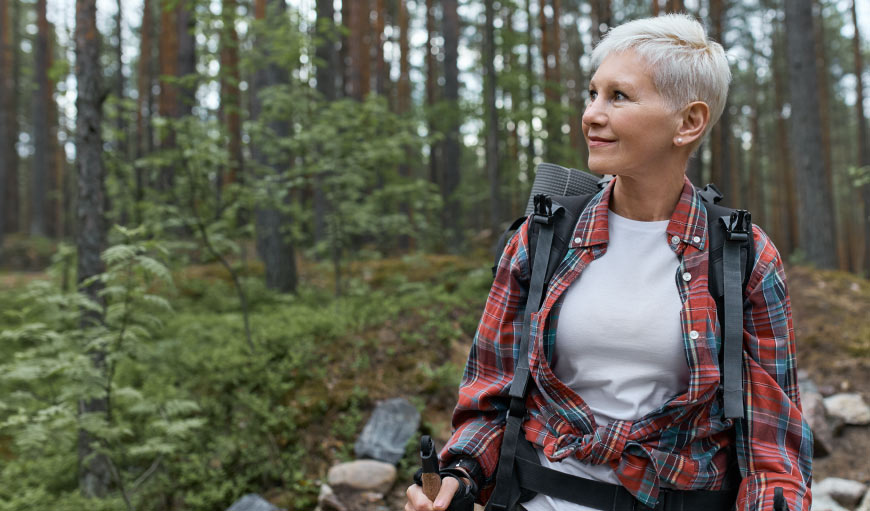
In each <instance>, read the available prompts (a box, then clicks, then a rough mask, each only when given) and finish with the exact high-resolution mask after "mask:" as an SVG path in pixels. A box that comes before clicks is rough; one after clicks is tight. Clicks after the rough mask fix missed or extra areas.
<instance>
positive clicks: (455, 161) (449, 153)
mask: <svg viewBox="0 0 870 511" xmlns="http://www.w3.org/2000/svg"><path fill="white" fill-rule="evenodd" d="M457 4H458V1H457V0H443V2H442V6H443V9H444V13H443V20H442V22H443V24H442V26H443V29H442V30H443V36H444V100H445V101H447V102H448V103H449V104H450V110H449V111H450V112H452V113H454V115H455V116H454V117H451V118H450V119H449V120H448V126H447V129H446V130H445V134H444V135H445V136H444V167H443V171H442V175H443V176H444V186H443V188H442V198H443V200H444V226H445V228H446V232H447V233H448V238H447V239H448V243H449V244H448V247H449V249H450V250H451V251H453V252H456V251H459V250H460V249H461V246H462V244H463V239H462V229H463V223H462V201H461V200H460V197H459V196H458V195H457V193H456V192H457V189H458V188H459V156H460V154H459V151H460V148H461V145H460V141H459V126H460V125H461V124H462V120H461V119H460V117H459V115H458V113H459V64H458V62H459V12H458V5H457Z"/></svg>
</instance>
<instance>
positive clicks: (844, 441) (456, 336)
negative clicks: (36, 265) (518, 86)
mask: <svg viewBox="0 0 870 511" xmlns="http://www.w3.org/2000/svg"><path fill="white" fill-rule="evenodd" d="M488 263H489V261H488V260H487V258H486V256H485V255H480V256H478V257H458V256H444V255H414V256H406V257H402V258H391V259H380V260H373V261H365V262H356V263H354V264H352V265H351V266H350V267H349V268H347V269H346V272H345V274H344V277H345V279H346V292H345V297H344V298H343V299H342V300H341V301H340V300H335V302H334V303H323V301H322V300H323V299H324V298H327V297H328V294H329V292H330V291H329V290H331V289H333V282H332V278H331V273H330V269H329V267H328V265H315V264H312V263H310V262H305V261H303V263H302V264H301V267H300V279H301V281H302V282H304V283H305V286H307V288H308V289H307V290H306V291H304V292H303V293H302V294H301V295H300V297H299V298H298V300H299V301H300V302H307V301H311V300H313V301H314V303H315V305H317V308H316V309H311V311H309V312H305V313H304V314H301V315H300V313H299V312H291V311H292V310H294V309H290V308H289V307H290V306H292V304H293V301H292V300H291V301H288V302H286V303H285V302H283V301H280V300H279V301H267V302H266V305H262V304H261V305H256V304H254V311H255V312H256V313H258V314H263V316H262V317H261V318H260V319H259V320H258V321H255V322H254V325H255V326H257V325H260V327H259V328H261V329H264V331H262V332H260V335H263V336H265V337H266V338H270V339H271V338H272V337H274V339H275V342H277V340H278V339H281V338H283V337H286V336H287V335H288V334H287V333H286V332H285V331H284V330H283V329H286V328H288V327H289V326H290V325H292V324H293V323H292V322H295V321H299V322H307V323H311V322H313V321H314V322H316V321H319V322H321V323H323V326H319V327H317V328H318V329H323V328H326V326H327V325H329V324H333V323H340V325H339V326H336V327H334V328H335V333H334V335H333V334H330V335H328V336H326V337H324V338H323V339H318V340H312V339H310V338H308V337H306V336H304V335H300V336H298V340H297V341H293V342H297V343H299V344H297V345H296V347H295V348H291V349H292V352H290V353H289V355H290V356H291V358H292V356H293V355H296V356H299V360H300V362H299V365H298V367H297V368H296V369H294V370H293V371H294V372H292V373H291V374H290V377H291V379H294V378H295V379H296V380H298V381H299V383H300V384H301V386H300V387H298V388H296V389H295V390H294V391H293V392H291V393H290V395H289V396H288V397H287V399H289V401H288V402H287V403H286V405H287V406H288V407H289V409H292V410H295V411H296V412H297V413H296V414H295V415H294V416H295V417H296V419H294V420H295V426H296V428H295V432H294V431H291V432H290V435H291V436H293V438H294V442H298V447H302V449H303V452H305V453H306V455H305V456H304V457H303V458H301V459H300V462H301V466H300V467H299V469H300V472H301V473H302V474H304V475H303V478H304V480H303V481H302V482H300V484H298V485H297V486H295V489H289V488H269V487H264V488H257V487H250V488H247V487H246V488H244V491H245V492H249V491H253V492H259V493H261V494H263V495H264V496H266V498H268V499H269V500H271V501H272V502H273V503H275V504H276V505H278V506H280V507H283V508H285V509H290V510H294V511H295V510H301V509H311V508H313V500H314V499H315V498H316V495H317V491H318V488H319V485H320V483H321V482H322V481H325V479H326V473H327V470H328V469H329V467H330V466H331V465H333V464H335V463H338V462H341V461H348V460H350V459H353V443H354V441H355V439H356V437H357V436H358V435H359V433H360V432H361V431H362V428H363V426H364V425H365V423H366V421H367V420H368V418H369V416H370V414H371V411H372V410H373V409H374V407H375V405H376V404H377V401H378V400H382V399H388V398H393V397H405V398H408V399H409V400H410V401H411V402H412V403H413V404H414V405H415V406H417V407H418V409H419V410H421V413H422V421H421V425H420V432H421V433H422V434H430V435H432V436H433V437H434V438H435V440H436V442H437V443H438V445H443V444H444V442H445V441H446V440H447V438H448V436H449V434H450V418H451V413H452V408H453V405H454V403H455V400H456V385H457V383H458V381H459V379H460V377H461V375H462V370H463V367H464V364H465V360H466V357H467V354H468V350H469V347H470V346H471V340H472V337H473V335H474V331H475V328H476V326H477V322H478V321H479V318H480V314H481V311H482V310H483V306H484V303H485V300H486V294H487V291H488V289H489V285H490V283H491V274H490V271H489V267H488V266H489V264H488ZM21 269H23V268H20V269H19V270H21ZM28 269H29V268H28ZM261 272H262V268H261V267H256V268H251V271H249V272H246V273H247V274H248V275H249V276H250V278H251V279H253V280H252V281H251V283H252V284H253V281H254V280H257V281H258V280H259V279H260V278H261V277H260V275H259V274H260V273H261ZM224 273H225V272H224V271H223V270H222V269H221V268H219V267H218V265H216V264H213V265H201V266H188V267H186V268H183V269H181V270H179V271H177V272H176V273H175V275H176V279H177V285H178V287H179V290H180V294H181V298H178V299H174V300H173V302H175V306H176V308H177V309H179V315H180V316H181V317H180V318H179V320H178V321H190V320H191V318H195V317H199V316H189V315H186V312H188V310H195V311H196V314H199V315H200V316H202V318H206V319H208V322H209V323H216V322H220V321H228V323H226V324H227V325H229V324H230V323H233V322H238V321H237V320H235V319H226V318H223V316H227V318H230V316H229V313H231V312H233V310H232V309H233V308H234V307H235V305H234V304H233V303H232V302H234V298H233V296H234V295H233V294H232V293H231V291H230V289H229V288H228V287H226V286H227V285H228V284H227V281H228V279H227V276H226V275H224ZM787 275H788V285H789V292H790V296H791V300H792V307H793V313H794V320H795V329H796V336H797V339H798V365H799V367H800V368H801V369H803V370H806V371H807V372H808V373H809V375H810V377H811V378H812V379H813V380H814V382H815V383H816V384H817V385H818V387H819V389H820V390H821V391H822V393H823V394H826V395H827V394H831V393H835V392H842V391H851V392H859V393H861V394H862V395H863V396H864V398H865V400H870V282H868V281H867V280H864V279H862V278H860V277H857V276H855V275H851V274H847V273H843V272H836V271H819V270H814V269H811V268H808V267H804V266H789V267H788V268H787ZM47 276H48V275H47V274H46V273H44V272H37V271H31V272H27V271H3V272H0V289H4V290H9V289H14V288H21V287H23V286H25V285H26V284H27V283H28V282H30V281H32V280H35V279H43V278H47ZM221 281H223V282H221ZM221 286H224V287H221ZM312 289H317V290H320V291H318V293H315V294H312V291H311V290H312ZM308 294H311V295H312V296H311V297H306V296H307V295H308ZM204 300H205V301H206V302H208V300H212V301H214V302H215V303H219V305H220V306H219V307H218V306H211V305H209V303H211V302H208V303H201V302H203V301H204ZM293 300H297V299H293ZM200 309H202V310H200ZM212 309H214V310H213V311H212ZM299 310H303V311H305V310H308V309H299ZM315 311H316V312H315ZM330 311H334V312H330ZM207 314H212V315H207ZM331 314H339V316H336V317H341V315H344V317H345V320H342V321H344V323H342V322H341V321H337V320H336V319H334V318H333V316H332V315H331ZM348 314H350V315H353V316H354V317H353V318H351V321H350V322H347V321H346V317H347V315H348ZM357 316H358V317H357ZM233 317H235V316H233ZM202 318H200V319H202ZM209 318H213V319H209ZM281 321H287V322H288V323H287V324H286V325H284V323H281ZM270 323H275V324H276V325H278V326H276V327H274V328H273V330H274V329H278V330H280V331H275V332H272V331H270V330H269V328H268V327H267V325H269V324H270ZM321 323H317V324H318V325H320V324H321ZM220 324H221V325H224V323H220ZM282 325H284V326H282ZM236 326H237V325H236ZM221 328H225V327H221ZM215 335H224V336H226V335H228V334H227V333H225V332H224V333H221V334H215ZM281 346H283V344H282V345H281ZM291 346H293V344H292V342H291ZM282 349H283V348H282ZM302 355H304V356H302ZM284 356H288V354H287V353H286V352H285V355H284ZM306 360H310V361H318V363H316V364H314V363H309V362H305V361H306ZM291 367H295V366H293V365H292V364H291ZM413 444H415V442H414V441H412V442H409V444H408V446H407V450H406V455H405V457H404V459H403V460H402V461H401V462H400V464H399V476H398V481H397V482H396V484H395V485H394V487H393V490H392V491H391V493H390V494H389V495H388V496H387V502H386V506H387V509H388V510H399V509H402V506H403V502H404V492H405V489H406V488H407V486H408V484H410V481H411V475H412V474H413V472H414V471H415V470H416V468H417V465H418V463H419V460H418V455H417V453H416V452H415V446H414V445H413ZM868 455H870V427H846V428H844V429H842V430H841V431H840V432H839V434H838V435H837V436H836V437H835V438H834V445H833V452H832V453H831V454H830V455H828V456H827V457H824V458H816V459H815V460H814V463H813V469H814V480H815V481H820V480H822V479H825V478H826V477H831V476H837V477H844V478H847V479H854V480H858V481H862V482H864V483H870V466H868V465H867V457H868ZM229 504H230V502H227V505H229ZM382 506H383V504H381V505H380V506H371V505H369V506H365V505H361V507H359V508H357V507H356V506H354V505H351V506H349V511H353V510H354V509H365V508H368V509H379V510H381V511H383V510H384V507H382Z"/></svg>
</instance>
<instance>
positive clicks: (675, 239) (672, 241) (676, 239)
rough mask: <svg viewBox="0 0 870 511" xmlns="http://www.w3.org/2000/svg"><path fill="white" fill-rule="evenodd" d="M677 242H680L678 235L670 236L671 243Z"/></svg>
mask: <svg viewBox="0 0 870 511" xmlns="http://www.w3.org/2000/svg"><path fill="white" fill-rule="evenodd" d="M679 242H680V237H679V236H671V245H676V244H677V243H679Z"/></svg>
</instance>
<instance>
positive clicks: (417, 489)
mask: <svg viewBox="0 0 870 511" xmlns="http://www.w3.org/2000/svg"><path fill="white" fill-rule="evenodd" d="M458 489H459V481H458V480H457V479H456V478H454V477H445V478H444V479H443V480H442V481H441V491H439V492H438V496H437V497H435V502H434V504H433V502H432V501H431V500H429V498H428V497H426V495H425V494H424V493H423V487H421V486H418V485H416V484H412V485H411V486H409V487H408V490H407V491H406V492H405V495H406V496H407V498H408V501H407V502H405V511H445V510H446V509H447V507H448V506H449V505H450V501H451V500H453V495H454V494H455V493H456V490H458Z"/></svg>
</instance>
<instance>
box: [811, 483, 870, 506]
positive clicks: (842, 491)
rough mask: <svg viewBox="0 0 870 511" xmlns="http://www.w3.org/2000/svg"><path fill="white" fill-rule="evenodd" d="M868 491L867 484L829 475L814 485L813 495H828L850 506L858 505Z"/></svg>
mask: <svg viewBox="0 0 870 511" xmlns="http://www.w3.org/2000/svg"><path fill="white" fill-rule="evenodd" d="M866 492H867V485H866V484H864V483H861V482H858V481H852V480H850V479H842V478H839V477H828V478H826V479H824V480H822V481H820V482H819V483H818V484H814V485H813V495H828V496H830V497H832V498H833V499H834V500H836V501H837V502H839V503H840V504H842V505H844V506H846V507H849V508H852V507H855V506H856V505H858V502H859V501H860V500H861V497H863V496H864V494H865V493H866Z"/></svg>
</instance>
